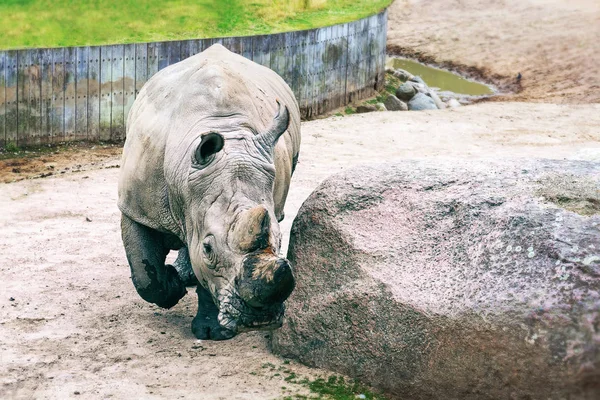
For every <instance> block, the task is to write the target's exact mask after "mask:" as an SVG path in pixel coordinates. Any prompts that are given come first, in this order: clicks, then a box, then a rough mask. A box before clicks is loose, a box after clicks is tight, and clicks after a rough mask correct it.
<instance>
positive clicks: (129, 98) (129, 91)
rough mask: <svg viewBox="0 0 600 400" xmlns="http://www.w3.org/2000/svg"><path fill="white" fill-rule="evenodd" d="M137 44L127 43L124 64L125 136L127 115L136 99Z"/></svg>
mask: <svg viewBox="0 0 600 400" xmlns="http://www.w3.org/2000/svg"><path fill="white" fill-rule="evenodd" d="M135 47H136V45H135V44H126V45H125V60H124V64H123V138H125V136H126V135H127V116H128V115H129V110H131V106H132V105H133V101H134V100H135V72H136V68H135V62H136V56H135Z"/></svg>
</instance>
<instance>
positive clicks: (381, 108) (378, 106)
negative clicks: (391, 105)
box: [375, 103, 387, 111]
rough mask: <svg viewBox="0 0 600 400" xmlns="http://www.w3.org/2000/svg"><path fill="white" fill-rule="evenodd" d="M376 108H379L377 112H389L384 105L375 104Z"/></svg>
mask: <svg viewBox="0 0 600 400" xmlns="http://www.w3.org/2000/svg"><path fill="white" fill-rule="evenodd" d="M375 107H376V108H377V111H387V107H386V106H385V104H383V103H377V104H375Z"/></svg>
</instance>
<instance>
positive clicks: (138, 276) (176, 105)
mask: <svg viewBox="0 0 600 400" xmlns="http://www.w3.org/2000/svg"><path fill="white" fill-rule="evenodd" d="M299 147H300V113H299V109H298V104H297V102H296V100H295V98H294V95H293V93H292V91H291V90H290V88H289V87H288V85H287V84H286V83H285V82H284V81H283V79H281V78H280V77H279V76H278V75H277V74H276V73H275V72H273V71H271V70H270V69H268V68H265V67H262V66H260V65H258V64H255V63H253V62H252V61H249V60H247V59H245V58H243V57H241V56H239V55H236V54H234V53H231V52H229V51H228V50H227V49H225V48H224V47H223V46H221V45H214V46H212V47H210V48H208V49H207V50H205V51H204V52H202V53H200V54H198V55H196V56H193V57H190V58H188V59H186V60H184V61H182V62H179V63H177V64H174V65H171V66H169V67H168V68H165V69H164V70H162V71H160V72H159V73H157V74H156V75H154V76H153V77H152V79H150V80H149V81H148V83H147V84H146V85H145V86H144V87H143V88H142V90H141V91H140V94H139V96H138V97H137V99H136V100H135V103H134V104H133V107H132V109H131V112H130V114H129V117H128V120H127V140H126V142H125V147H124V150H123V158H122V161H121V175H120V178H119V208H120V209H121V212H122V221H121V230H122V237H123V244H124V246H125V251H126V253H127V259H128V261H129V265H130V267H131V276H132V280H133V283H134V285H135V288H136V290H137V291H138V293H139V294H140V296H141V297H142V298H144V299H145V300H146V301H148V302H151V303H155V304H157V305H159V306H160V307H164V308H170V307H173V306H174V305H175V304H177V302H178V301H179V299H181V298H182V297H183V296H184V295H185V294H186V288H185V287H186V286H191V285H194V284H197V283H198V282H199V283H200V284H198V285H197V289H196V291H197V293H198V315H197V316H196V318H194V321H193V323H192V331H193V332H194V334H195V335H196V337H198V338H200V339H214V340H220V339H228V338H231V337H233V336H235V335H236V334H237V333H239V332H242V331H245V330H253V329H274V328H277V327H279V326H281V319H282V317H283V312H284V306H283V301H284V300H285V299H286V298H287V297H288V296H289V294H290V293H291V291H292V290H293V288H294V277H293V273H292V270H291V267H290V265H289V264H288V262H287V260H285V259H284V258H281V257H279V256H278V252H279V248H280V244H281V233H280V230H279V224H278V221H279V220H281V219H282V218H283V207H284V203H285V199H286V196H287V192H288V187H289V183H290V179H291V176H292V172H293V169H294V167H295V163H296V160H297V157H298V151H299ZM170 250H179V255H178V258H177V261H176V262H175V265H174V266H171V265H165V258H166V255H167V254H168V253H169V251H170Z"/></svg>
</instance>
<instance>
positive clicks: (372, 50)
mask: <svg viewBox="0 0 600 400" xmlns="http://www.w3.org/2000/svg"><path fill="white" fill-rule="evenodd" d="M368 20H369V31H368V32H369V61H368V64H369V75H368V81H367V85H366V87H367V90H368V91H369V92H372V93H373V92H374V90H375V86H376V85H377V79H378V76H377V62H378V60H379V46H378V40H377V38H378V35H377V30H378V25H377V15H373V16H371V17H370V18H369V19H368ZM365 96H371V94H370V93H366V94H365Z"/></svg>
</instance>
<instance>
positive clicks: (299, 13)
mask: <svg viewBox="0 0 600 400" xmlns="http://www.w3.org/2000/svg"><path fill="white" fill-rule="evenodd" d="M391 2H392V0H288V1H285V0H252V1H243V0H222V1H219V0H196V1H191V0H188V1H186V0H145V1H139V0H91V1H89V0H0V27H1V28H0V49H12V48H26V47H61V46H82V45H98V44H110V43H133V42H147V41H161V40H182V39H190V38H205V37H219V36H242V35H253V34H265V33H273V32H283V31H290V30H301V29H310V28H314V27H318V26H326V25H332V24H337V23H343V22H348V21H351V20H354V19H359V18H362V17H365V16H368V15H371V14H374V13H376V12H378V11H379V10H381V9H382V8H384V7H386V6H388V5H389V4H390V3H391Z"/></svg>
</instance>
